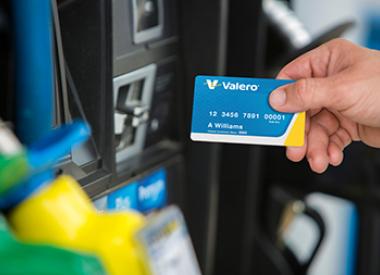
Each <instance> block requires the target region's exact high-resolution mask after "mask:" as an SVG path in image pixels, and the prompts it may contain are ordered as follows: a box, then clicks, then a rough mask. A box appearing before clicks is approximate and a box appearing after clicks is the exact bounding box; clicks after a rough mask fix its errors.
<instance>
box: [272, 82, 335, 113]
mask: <svg viewBox="0 0 380 275" xmlns="http://www.w3.org/2000/svg"><path fill="white" fill-rule="evenodd" d="M330 83H331V81H329V78H305V79H301V80H298V81H297V82H295V83H292V84H288V85H286V86H281V87H279V88H277V89H276V90H274V91H273V92H272V93H271V95H270V97H269V103H270V105H271V106H272V108H274V109H275V110H277V111H279V112H284V113H295V112H304V111H307V110H310V109H317V108H323V107H326V108H334V107H336V106H334V105H335V102H339V100H335V98H336V97H337V93H336V91H334V89H333V85H331V84H330Z"/></svg>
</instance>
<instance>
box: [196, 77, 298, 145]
mask: <svg viewBox="0 0 380 275" xmlns="http://www.w3.org/2000/svg"><path fill="white" fill-rule="evenodd" d="M291 82H292V80H276V79H260V78H240V77H223V76H197V77H196V80H195V88H194V105H193V119H192V129H191V139H192V140H194V141H207V142H226V143H242V144H261V145H282V146H302V145H303V144H304V134H305V113H280V112H277V111H275V110H274V109H272V108H271V106H270V105H269V95H270V93H271V92H272V91H273V90H275V89H276V88H278V87H280V86H283V85H286V84H289V83H291Z"/></svg>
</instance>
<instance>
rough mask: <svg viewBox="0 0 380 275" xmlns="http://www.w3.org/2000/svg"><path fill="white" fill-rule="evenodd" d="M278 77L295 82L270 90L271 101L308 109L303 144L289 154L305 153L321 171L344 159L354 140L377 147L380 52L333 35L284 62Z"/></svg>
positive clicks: (283, 107) (287, 108)
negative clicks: (329, 38) (345, 151)
mask: <svg viewBox="0 0 380 275" xmlns="http://www.w3.org/2000/svg"><path fill="white" fill-rule="evenodd" d="M278 78H280V79H293V80H296V82H295V83H294V84H290V85H287V86H283V87H280V88H279V89H277V90H275V91H273V92H272V93H271V95H270V99H269V101H270V104H271V106H272V107H273V108H274V109H275V110H277V111H280V112H303V111H306V114H307V121H306V141H305V145H304V146H303V147H288V148H287V149H286V155H287V157H288V159H290V160H291V161H294V162H298V161H301V160H302V159H304V158H305V157H306V158H307V160H308V162H309V165H310V167H311V169H312V170H313V171H314V172H316V173H323V172H324V171H326V169H327V168H328V166H329V165H333V166H338V165H340V164H341V163H342V161H343V157H344V155H343V151H344V148H345V147H347V146H348V145H349V144H351V142H353V141H362V142H364V143H365V144H367V145H369V146H372V147H376V148H380V51H375V50H370V49H367V48H362V47H359V46H357V45H355V44H352V43H350V42H348V41H346V40H343V39H336V40H332V41H330V42H328V43H326V44H324V45H322V46H320V47H318V48H316V49H314V50H312V51H310V52H308V53H306V54H304V55H302V56H301V57H299V58H297V59H296V60H294V61H292V62H291V63H289V64H288V65H286V66H285V67H284V68H283V69H282V70H281V72H280V73H279V75H278Z"/></svg>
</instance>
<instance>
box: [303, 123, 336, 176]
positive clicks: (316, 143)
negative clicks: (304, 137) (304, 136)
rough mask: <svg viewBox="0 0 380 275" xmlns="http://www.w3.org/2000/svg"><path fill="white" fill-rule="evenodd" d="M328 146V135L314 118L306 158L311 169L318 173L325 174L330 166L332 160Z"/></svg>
mask: <svg viewBox="0 0 380 275" xmlns="http://www.w3.org/2000/svg"><path fill="white" fill-rule="evenodd" d="M328 145H329V135H328V133H327V132H326V130H325V129H324V128H323V127H322V126H321V125H319V124H318V123H316V122H315V119H314V118H312V119H311V125H310V132H309V135H308V147H307V153H306V156H307V160H308V162H309V165H310V168H311V169H312V170H313V171H314V172H316V173H323V172H324V171H326V169H327V167H328V165H329V162H330V159H329V156H328V153H327V147H328Z"/></svg>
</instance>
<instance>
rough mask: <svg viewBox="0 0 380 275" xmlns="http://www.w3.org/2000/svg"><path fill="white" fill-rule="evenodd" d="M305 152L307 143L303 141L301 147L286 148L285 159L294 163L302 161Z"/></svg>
mask: <svg viewBox="0 0 380 275" xmlns="http://www.w3.org/2000/svg"><path fill="white" fill-rule="evenodd" d="M306 150H307V141H306V140H305V144H304V145H303V146H301V147H287V148H286V157H287V158H288V159H289V160H291V161H294V162H299V161H301V160H303V158H304V157H305V155H306Z"/></svg>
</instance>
